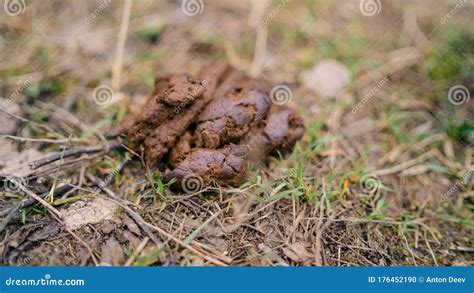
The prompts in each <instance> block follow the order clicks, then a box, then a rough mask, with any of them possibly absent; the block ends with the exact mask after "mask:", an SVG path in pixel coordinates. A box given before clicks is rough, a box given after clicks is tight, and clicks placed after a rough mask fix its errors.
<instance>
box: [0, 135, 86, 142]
mask: <svg viewBox="0 0 474 293" xmlns="http://www.w3.org/2000/svg"><path fill="white" fill-rule="evenodd" d="M0 138H8V139H12V140H18V141H20V142H25V141H31V142H44V143H54V144H63V143H66V142H68V141H71V142H83V141H84V139H81V138H71V139H68V138H65V139H50V138H33V137H20V136H13V135H0Z"/></svg>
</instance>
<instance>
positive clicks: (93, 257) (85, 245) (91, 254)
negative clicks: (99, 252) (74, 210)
mask: <svg viewBox="0 0 474 293" xmlns="http://www.w3.org/2000/svg"><path fill="white" fill-rule="evenodd" d="M52 216H53V217H54V218H55V219H56V221H58V222H59V223H61V224H62V225H63V227H64V229H65V230H66V231H67V232H68V233H69V234H71V236H72V237H74V239H76V240H77V241H79V243H81V244H82V246H84V247H85V248H86V249H87V251H88V252H89V254H90V256H91V258H92V261H93V262H94V264H95V265H96V266H98V265H99V262H98V261H97V258H96V257H95V255H94V251H93V250H92V248H91V247H90V246H89V244H87V242H85V241H84V240H82V238H81V237H79V236H77V234H76V233H74V232H73V231H72V230H71V229H69V228H68V226H67V225H66V224H65V223H64V222H63V220H61V219H59V218H57V217H56V216H55V215H54V214H52Z"/></svg>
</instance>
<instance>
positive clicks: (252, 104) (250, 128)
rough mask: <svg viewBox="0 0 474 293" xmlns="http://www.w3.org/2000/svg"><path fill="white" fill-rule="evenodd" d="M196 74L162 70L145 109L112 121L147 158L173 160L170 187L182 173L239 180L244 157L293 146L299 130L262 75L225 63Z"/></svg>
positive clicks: (204, 179) (203, 179) (208, 180)
mask: <svg viewBox="0 0 474 293" xmlns="http://www.w3.org/2000/svg"><path fill="white" fill-rule="evenodd" d="M198 76H199V78H193V77H191V76H189V75H187V74H165V75H162V76H159V77H158V78H157V79H156V82H155V89H154V91H153V93H152V94H151V95H150V98H149V100H148V102H147V103H146V106H145V109H144V110H143V112H142V113H139V114H138V115H135V116H133V117H131V118H130V119H127V120H126V124H123V125H122V126H119V127H118V128H116V129H121V128H122V129H125V130H126V132H127V134H128V137H129V144H130V147H131V148H133V149H134V150H135V151H137V152H139V153H141V152H143V154H144V155H145V160H146V162H147V164H149V165H151V166H157V165H158V163H165V164H167V165H168V166H171V167H172V168H173V169H172V170H171V172H169V173H168V174H166V175H165V176H164V180H165V181H166V182H167V181H169V180H171V179H173V178H174V179H176V182H175V183H174V184H173V187H174V188H177V189H185V188H183V186H184V185H185V184H186V182H185V181H186V179H187V178H189V177H196V176H197V177H198V179H199V181H200V184H203V185H205V186H207V185H210V184H212V183H217V184H219V185H223V186H229V185H230V186H237V185H239V184H241V183H242V182H243V181H244V180H245V175H246V171H247V165H248V160H249V159H251V160H263V159H264V158H265V156H266V155H268V154H270V153H272V152H273V151H276V150H287V149H290V148H291V147H292V146H293V145H294V144H295V143H296V141H298V140H299V139H300V138H301V137H302V136H303V134H304V125H303V122H302V120H301V119H300V118H299V117H297V116H296V115H295V114H294V112H293V110H292V109H290V108H289V107H284V106H277V105H272V103H271V99H270V97H269V92H270V90H271V87H270V85H269V84H268V83H267V82H266V81H263V80H259V79H250V78H249V77H247V76H246V75H245V74H244V73H242V72H241V71H238V70H236V69H234V68H232V67H231V66H229V65H228V64H227V63H217V64H216V65H215V66H214V67H213V68H205V69H203V70H201V71H200V73H199V74H198ZM115 132H117V131H115ZM201 187H202V186H201Z"/></svg>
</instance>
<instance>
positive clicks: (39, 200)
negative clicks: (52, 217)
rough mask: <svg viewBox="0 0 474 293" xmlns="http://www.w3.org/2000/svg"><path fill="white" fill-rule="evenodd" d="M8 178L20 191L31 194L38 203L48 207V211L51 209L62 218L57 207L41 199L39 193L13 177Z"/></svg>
mask: <svg viewBox="0 0 474 293" xmlns="http://www.w3.org/2000/svg"><path fill="white" fill-rule="evenodd" d="M8 180H10V181H11V182H12V183H13V184H15V185H16V186H18V187H19V188H20V189H21V191H23V192H24V193H26V194H27V195H29V196H31V197H32V198H34V199H35V200H36V201H38V202H39V203H40V204H42V205H43V206H45V207H46V208H48V209H49V210H50V211H52V212H53V213H55V214H56V216H58V217H59V218H61V219H62V215H61V212H60V211H58V210H57V209H55V208H54V207H53V206H52V205H50V204H49V203H48V202H47V201H45V200H44V199H42V198H41V197H40V196H39V195H37V194H36V193H34V192H33V191H31V190H30V189H28V187H26V186H25V185H23V184H21V182H19V181H17V180H15V179H13V178H9V179H8Z"/></svg>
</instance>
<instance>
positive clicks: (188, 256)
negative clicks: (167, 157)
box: [0, 0, 474, 266]
mask: <svg viewBox="0 0 474 293" xmlns="http://www.w3.org/2000/svg"><path fill="white" fill-rule="evenodd" d="M4 3H5V5H4V6H3V10H0V97H1V99H0V135H1V136H0V146H1V147H0V180H1V182H0V183H1V184H0V219H1V221H0V255H1V259H0V264H1V265H12V266H38V265H68V266H71V265H76V266H78V265H81V266H82V265H104V266H107V265H114V266H115V265H120V266H122V265H137V266H156V265H160V266H161V265H163V266H201V265H218V266H227V265H230V266H295V265H296V266H302V265H310V266H315V265H316V266H320V265H327V266H402V265H416V266H435V265H439V266H466V265H474V217H473V215H474V213H473V211H474V192H473V185H474V184H473V180H472V178H473V175H474V163H473V162H474V160H473V159H474V148H473V145H472V144H473V142H474V98H472V97H471V96H472V93H474V34H473V28H474V25H473V24H474V23H473V19H472V15H474V2H473V1H472V0H466V1H465V0H459V1H434V0H427V1H379V0H372V1H371V0H361V1H355V0H354V1H343V0H340V1H316V0H301V1H296V0H281V1H279V0H277V1H264V0H261V1H258V0H247V1H234V0H231V1H217V0H215V1H211V0H202V1H199V0H194V1H192V0H188V1H151V0H137V1H129V0H124V1H113V2H112V1H107V0H103V1H70V2H66V1H53V0H47V1H28V2H27V3H25V1H21V0H16V1H15V0H4ZM7 4H8V5H7ZM217 61H227V62H230V64H232V66H234V67H235V68H238V69H239V70H241V71H242V72H245V73H246V74H247V75H248V76H252V77H255V78H264V79H266V80H268V81H269V82H270V83H271V84H272V85H273V86H274V87H273V89H275V88H278V89H284V93H283V95H282V96H280V99H278V100H272V102H273V103H276V104H280V105H282V104H285V106H289V107H291V108H293V109H294V111H295V113H296V114H295V115H299V116H300V117H302V119H303V121H304V125H305V133H304V136H303V137H302V139H301V140H300V141H298V142H297V143H296V145H295V147H294V148H293V149H292V150H290V151H285V152H274V153H272V156H268V157H265V158H264V159H263V160H260V161H258V162H255V163H253V164H252V165H251V166H250V167H249V168H250V169H249V171H248V175H247V177H246V178H245V181H244V183H243V184H241V185H239V186H236V187H229V186H220V185H218V184H211V185H207V184H203V182H202V181H200V180H197V181H192V182H191V183H190V186H188V188H186V189H185V190H182V191H175V190H173V189H171V188H170V184H171V183H167V182H166V180H163V175H164V174H166V173H167V172H168V171H169V169H170V166H168V165H164V164H161V165H159V166H158V167H156V166H150V165H149V164H147V162H146V158H145V157H144V156H143V155H142V154H140V153H138V152H137V151H136V149H133V148H132V149H131V148H129V147H128V146H127V135H122V136H120V138H119V139H118V140H116V139H108V138H106V137H105V134H106V133H107V132H108V131H110V130H111V129H113V128H114V127H115V126H117V125H120V123H122V122H123V121H125V120H126V117H130V115H133V114H137V113H142V112H143V111H145V110H146V109H147V107H145V103H146V101H147V99H148V96H149V95H150V94H151V93H152V92H153V89H154V79H155V76H157V75H160V74H164V73H169V72H171V73H186V74H190V75H193V76H196V75H197V74H198V72H199V70H201V68H203V67H213V66H214V65H213V64H215V62H217ZM179 107H180V106H179ZM183 107H186V105H185V104H184V105H183ZM179 111H181V109H179ZM179 111H178V112H179ZM177 115H179V113H178V114H177ZM160 162H161V161H160ZM198 179H199V178H198ZM204 183H205V182H204Z"/></svg>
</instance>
